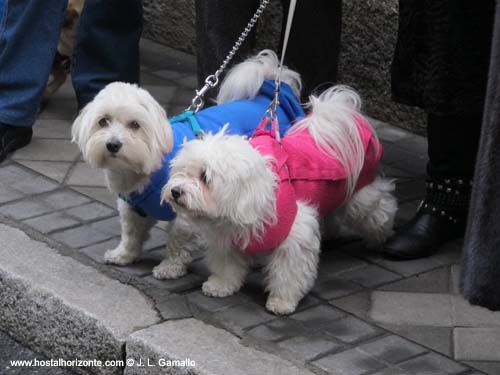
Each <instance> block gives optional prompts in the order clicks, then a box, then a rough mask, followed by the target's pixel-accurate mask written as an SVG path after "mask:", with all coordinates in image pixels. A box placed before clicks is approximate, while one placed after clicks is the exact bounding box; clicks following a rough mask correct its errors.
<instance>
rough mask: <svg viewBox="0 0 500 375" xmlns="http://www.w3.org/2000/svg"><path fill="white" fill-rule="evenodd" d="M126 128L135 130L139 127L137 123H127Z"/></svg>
mask: <svg viewBox="0 0 500 375" xmlns="http://www.w3.org/2000/svg"><path fill="white" fill-rule="evenodd" d="M128 127H129V128H130V129H133V130H137V129H139V128H140V127H141V125H139V123H138V122H137V121H131V122H129V123H128Z"/></svg>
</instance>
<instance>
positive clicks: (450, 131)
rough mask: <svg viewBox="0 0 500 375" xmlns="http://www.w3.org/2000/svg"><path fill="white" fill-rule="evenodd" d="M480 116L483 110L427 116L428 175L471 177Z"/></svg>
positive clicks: (437, 176)
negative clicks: (480, 111) (472, 112)
mask: <svg viewBox="0 0 500 375" xmlns="http://www.w3.org/2000/svg"><path fill="white" fill-rule="evenodd" d="M481 118H482V113H477V114H461V115H434V114H429V115H428V116H427V142H428V146H429V151H428V154H429V163H428V164H427V174H428V175H429V177H432V178H455V177H456V178H463V179H465V180H470V179H472V176H473V175H474V166H475V162H476V154H477V149H478V145H479V135H480V132H481Z"/></svg>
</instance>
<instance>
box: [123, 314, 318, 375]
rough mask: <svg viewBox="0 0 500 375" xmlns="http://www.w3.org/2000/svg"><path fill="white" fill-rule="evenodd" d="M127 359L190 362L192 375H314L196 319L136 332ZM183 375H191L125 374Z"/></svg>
mask: <svg viewBox="0 0 500 375" xmlns="http://www.w3.org/2000/svg"><path fill="white" fill-rule="evenodd" d="M127 357H128V358H132V359H134V360H135V361H136V362H137V361H138V360H139V359H140V358H149V359H150V360H151V362H152V363H158V361H159V360H160V359H167V360H168V359H170V360H184V359H186V358H188V359H190V360H192V361H194V363H195V366H194V367H192V368H190V369H189V374H192V375H205V374H206V375H219V374H231V375H253V374H255V375H262V374H269V375H313V373H312V372H311V371H310V370H308V369H307V368H305V367H304V366H301V365H297V364H294V363H292V362H291V361H287V360H284V359H282V358H280V357H279V356H277V355H274V354H271V353H268V352H265V351H257V350H255V349H253V348H250V347H248V346H245V345H243V344H242V343H241V342H240V340H239V339H238V338H237V337H235V336H233V335H231V334H229V333H228V332H226V331H224V330H221V329H217V328H215V327H213V326H210V325H208V324H205V323H203V322H201V321H198V320H195V319H184V320H177V321H170V322H165V323H162V324H160V325H156V326H154V327H152V328H150V329H145V330H142V331H138V332H135V333H134V334H132V336H131V337H130V339H129V340H128V342H127ZM228 357H230V358H231V361H228V360H227V358H228ZM179 373H188V371H187V369H182V370H175V369H167V368H161V367H155V368H151V367H138V366H130V367H126V369H125V372H124V374H126V375H139V374H148V375H156V374H158V375H160V374H179Z"/></svg>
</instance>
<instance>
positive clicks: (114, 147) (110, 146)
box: [106, 141, 122, 154]
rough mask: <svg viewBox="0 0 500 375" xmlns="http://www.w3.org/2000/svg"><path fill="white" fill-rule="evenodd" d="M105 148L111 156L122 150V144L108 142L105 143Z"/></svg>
mask: <svg viewBox="0 0 500 375" xmlns="http://www.w3.org/2000/svg"><path fill="white" fill-rule="evenodd" d="M106 148H107V149H108V151H109V152H111V153H112V154H116V153H117V152H118V151H119V150H120V148H122V143H121V142H120V141H114V142H108V143H106Z"/></svg>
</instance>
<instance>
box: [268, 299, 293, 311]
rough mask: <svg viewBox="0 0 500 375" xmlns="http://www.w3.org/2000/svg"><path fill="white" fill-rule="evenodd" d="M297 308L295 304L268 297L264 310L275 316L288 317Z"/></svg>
mask: <svg viewBox="0 0 500 375" xmlns="http://www.w3.org/2000/svg"><path fill="white" fill-rule="evenodd" d="M296 308H297V302H294V301H287V300H284V299H283V298H279V297H269V298H268V299H267V302H266V309H267V310H269V311H270V312H272V313H273V314H276V315H289V314H291V313H293V312H294V311H295V309H296Z"/></svg>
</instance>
